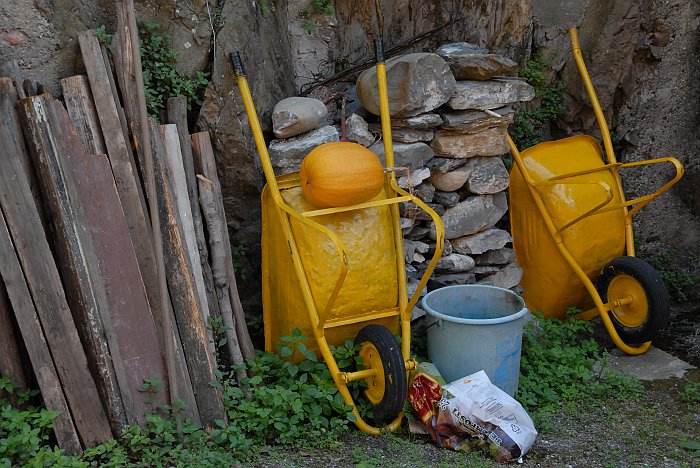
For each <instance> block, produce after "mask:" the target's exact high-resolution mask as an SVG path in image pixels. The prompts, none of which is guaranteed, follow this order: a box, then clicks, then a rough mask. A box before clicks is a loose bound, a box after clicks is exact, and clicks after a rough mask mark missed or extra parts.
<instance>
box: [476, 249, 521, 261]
mask: <svg viewBox="0 0 700 468" xmlns="http://www.w3.org/2000/svg"><path fill="white" fill-rule="evenodd" d="M475 260H476V264H477V265H505V264H507V263H513V262H514V261H515V250H513V249H509V248H508V247H503V248H502V249H496V250H489V251H487V252H484V253H483V254H481V255H479V256H478V257H477V258H476V259H475Z"/></svg>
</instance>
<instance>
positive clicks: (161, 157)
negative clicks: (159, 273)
mask: <svg viewBox="0 0 700 468" xmlns="http://www.w3.org/2000/svg"><path fill="white" fill-rule="evenodd" d="M151 125H152V130H151V137H152V139H153V140H154V141H156V140H158V139H159V131H158V129H157V128H156V127H155V125H154V124H151ZM156 146H158V143H156V144H154V151H153V164H154V170H155V182H156V186H157V192H158V208H159V211H160V216H161V219H163V220H167V222H165V223H163V224H162V225H161V228H162V233H163V253H164V260H165V267H166V272H167V277H168V285H169V286H170V296H171V298H172V301H173V309H174V312H175V317H176V319H177V324H178V330H179V332H180V338H181V339H182V344H183V348H184V351H185V358H186V360H187V367H188V369H189V373H190V378H191V381H192V386H193V388H194V393H195V398H196V399H197V406H198V408H199V415H200V418H201V421H202V424H203V425H205V426H210V427H211V426H213V425H214V423H215V420H216V419H225V418H226V413H225V411H224V408H223V403H222V401H221V394H220V392H219V390H218V389H217V388H214V387H212V386H211V385H210V384H209V382H212V381H214V380H215V379H216V373H215V371H216V361H215V359H214V356H213V354H212V352H211V351H210V349H211V348H210V343H209V340H208V338H207V325H206V324H205V323H204V320H202V305H201V303H200V301H199V295H198V293H197V285H196V282H195V279H194V274H193V272H192V267H191V265H190V262H189V258H188V255H187V244H186V241H185V236H184V233H183V230H182V226H181V225H180V222H179V214H178V209H177V202H176V199H175V195H174V193H173V192H174V191H173V188H172V185H171V181H172V180H173V176H172V174H171V172H170V170H169V167H168V164H167V158H166V155H165V152H164V151H163V150H160V151H156V150H155V149H156V148H155V147H156Z"/></svg>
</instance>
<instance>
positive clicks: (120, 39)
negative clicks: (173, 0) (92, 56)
mask: <svg viewBox="0 0 700 468" xmlns="http://www.w3.org/2000/svg"><path fill="white" fill-rule="evenodd" d="M116 12H117V31H116V32H115V33H114V36H113V37H112V48H113V49H114V69H115V72H116V73H115V74H116V75H117V82H118V83H119V90H120V91H121V96H122V104H123V105H124V114H125V115H126V120H127V122H136V121H138V120H140V119H139V117H138V112H139V110H138V104H137V102H136V79H135V75H134V54H133V50H134V49H133V44H132V43H131V31H130V30H129V28H130V26H129V18H128V13H127V8H126V4H125V3H124V2H116Z"/></svg>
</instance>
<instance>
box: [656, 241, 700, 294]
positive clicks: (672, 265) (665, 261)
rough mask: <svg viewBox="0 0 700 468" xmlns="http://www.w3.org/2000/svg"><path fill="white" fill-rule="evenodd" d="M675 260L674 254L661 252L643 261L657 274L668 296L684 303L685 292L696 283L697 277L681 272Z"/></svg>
mask: <svg viewBox="0 0 700 468" xmlns="http://www.w3.org/2000/svg"><path fill="white" fill-rule="evenodd" d="M675 258H676V256H675V252H663V253H660V254H657V255H653V256H651V257H647V258H645V260H646V261H647V262H648V263H649V265H651V266H653V267H654V269H655V270H656V271H658V272H659V274H660V275H661V278H663V280H664V284H666V287H667V288H668V292H669V294H671V296H672V297H673V298H674V299H675V300H677V301H678V302H685V301H687V300H688V295H687V294H686V292H687V291H688V290H689V289H692V287H693V286H694V285H695V284H696V283H697V282H698V277H697V276H694V275H691V274H689V273H686V272H685V271H683V270H681V269H680V268H679V267H678V263H677V262H676V259H675Z"/></svg>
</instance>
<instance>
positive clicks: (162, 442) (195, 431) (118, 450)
mask: <svg viewBox="0 0 700 468" xmlns="http://www.w3.org/2000/svg"><path fill="white" fill-rule="evenodd" d="M215 326H216V325H213V327H215ZM219 331H220V330H219ZM306 341H307V338H306V337H304V336H302V334H301V332H300V331H299V330H298V329H296V330H294V331H293V333H292V335H291V336H287V337H282V338H281V343H280V345H279V346H278V351H279V354H275V353H266V352H261V351H258V353H257V356H256V357H255V359H252V360H250V361H249V362H248V363H247V364H248V367H249V368H250V370H251V371H252V375H254V376H253V377H251V378H249V379H246V380H244V381H243V382H242V384H240V385H239V384H238V383H237V382H236V380H235V378H234V370H224V371H220V372H219V376H220V379H219V381H218V382H214V383H213V384H215V385H216V386H218V387H219V388H221V391H222V395H223V397H224V407H225V409H226V413H227V420H226V421H224V420H218V421H216V426H215V427H214V428H213V429H212V430H211V431H210V432H208V431H207V430H205V429H203V428H202V427H200V426H197V425H194V424H192V423H191V422H189V421H187V420H184V421H183V420H182V418H181V416H180V412H181V410H182V409H183V407H184V406H183V405H184V402H175V403H174V404H173V407H170V406H166V407H164V408H160V409H161V410H165V412H164V413H163V414H166V415H168V416H167V417H164V416H161V415H160V414H151V415H149V416H148V417H147V420H146V423H145V424H144V426H143V427H139V426H132V427H129V428H127V429H126V430H125V431H124V432H123V433H122V434H121V437H120V438H119V439H118V440H110V441H109V442H107V443H105V444H102V445H100V446H98V447H94V448H91V449H89V450H86V451H85V453H84V454H83V455H82V456H81V457H67V456H65V455H64V454H63V452H62V451H61V450H60V449H59V448H57V447H52V446H51V445H50V436H51V430H52V424H51V423H52V421H53V419H54V418H55V417H56V416H57V413H55V412H51V411H47V410H46V409H44V408H38V407H33V406H29V407H27V408H26V409H17V408H14V407H12V405H11V404H10V402H9V400H7V399H5V397H2V399H0V466H6V465H7V466H13V465H22V466H24V465H27V466H103V465H104V466H124V465H129V464H133V463H137V464H139V465H140V466H232V465H235V464H236V463H241V462H245V461H246V460H250V459H251V457H254V456H255V455H254V454H255V453H256V451H257V449H258V448H259V447H264V446H267V445H269V444H281V445H296V446H298V445H304V446H307V447H309V446H311V447H325V446H330V445H332V443H333V442H334V441H335V440H336V439H337V437H338V436H340V435H341V434H344V433H346V432H347V431H348V428H349V426H350V425H352V423H353V422H354V420H355V416H354V415H353V414H352V407H351V406H349V405H346V404H345V402H344V401H343V398H342V397H341V395H340V393H339V392H338V389H337V388H336V386H335V384H334V383H333V379H332V378H331V375H330V371H329V370H328V367H327V366H326V364H325V363H324V362H320V361H319V359H318V357H317V356H316V354H315V353H313V352H312V351H310V350H309V348H308V347H307V346H306V344H305V343H306ZM332 352H333V353H334V355H335V357H336V360H337V362H338V365H339V367H340V368H341V370H350V369H351V368H355V367H356V366H359V365H360V363H359V362H358V361H359V360H360V358H359V357H358V346H355V345H354V344H353V343H352V342H351V341H348V342H346V343H345V344H344V345H343V346H340V347H338V348H335V347H332ZM288 358H290V359H291V358H295V359H297V362H294V361H292V360H288ZM299 359H301V360H299ZM161 388H162V382H159V381H157V380H155V379H144V385H143V386H142V387H141V391H144V392H155V391H160V389H161ZM0 391H3V392H4V393H3V395H10V394H11V393H12V392H13V391H14V386H13V384H12V382H10V380H9V379H8V378H4V377H3V378H1V379H0ZM351 391H352V392H353V394H354V397H356V398H357V397H359V393H360V391H361V388H360V385H359V384H356V385H353V386H352V387H351ZM35 393H36V392H33V393H29V392H25V393H23V394H22V395H21V398H20V404H21V405H26V404H27V401H28V399H29V397H30V396H31V395H33V394H35ZM366 416H370V415H366ZM178 426H179V428H178Z"/></svg>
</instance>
